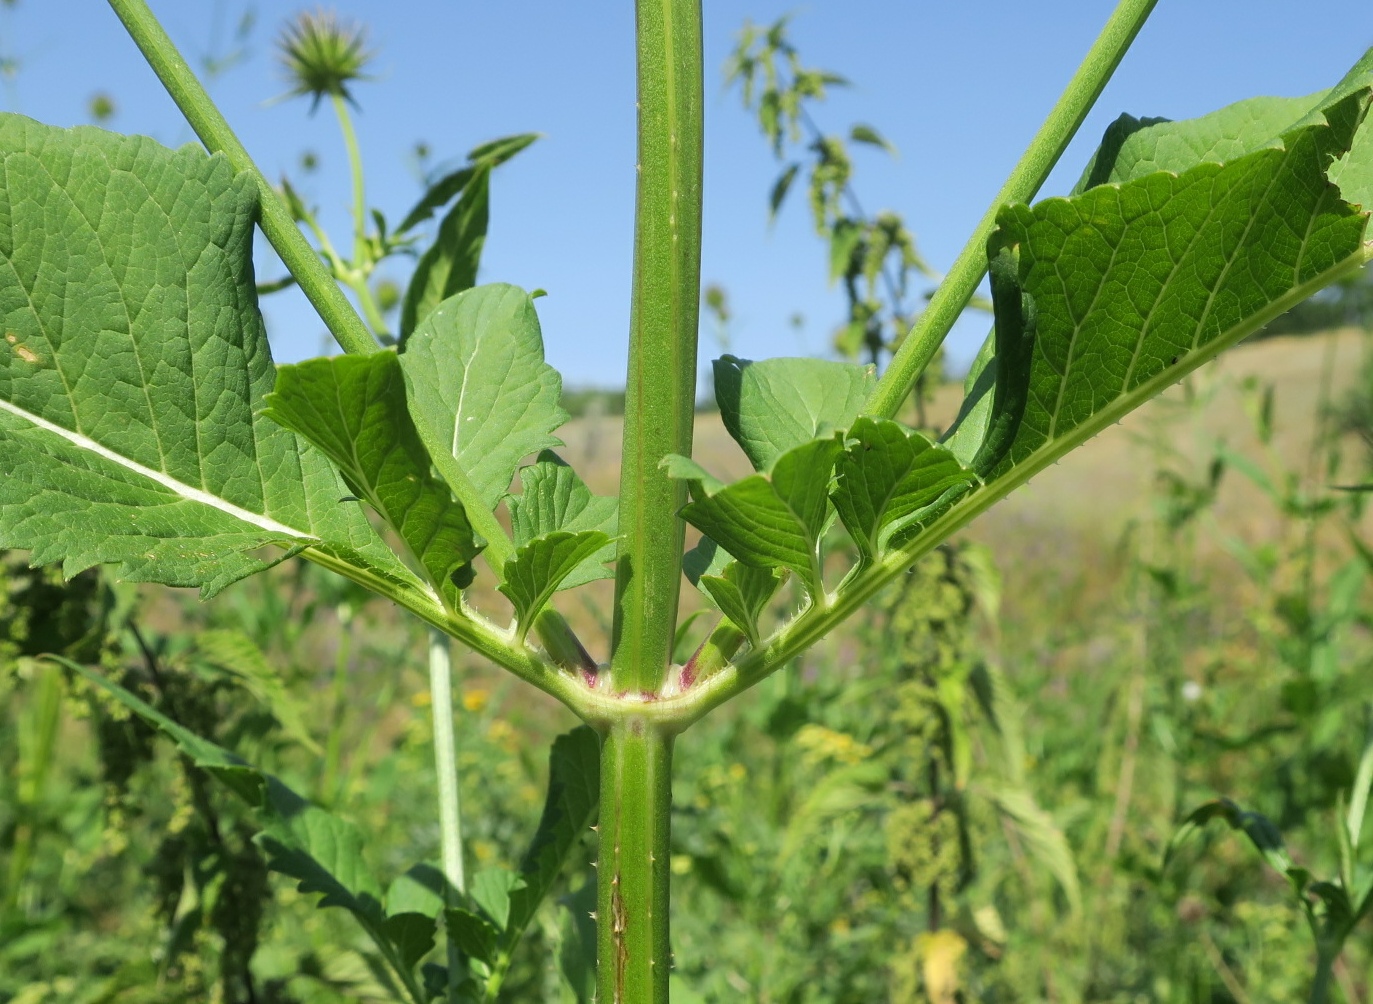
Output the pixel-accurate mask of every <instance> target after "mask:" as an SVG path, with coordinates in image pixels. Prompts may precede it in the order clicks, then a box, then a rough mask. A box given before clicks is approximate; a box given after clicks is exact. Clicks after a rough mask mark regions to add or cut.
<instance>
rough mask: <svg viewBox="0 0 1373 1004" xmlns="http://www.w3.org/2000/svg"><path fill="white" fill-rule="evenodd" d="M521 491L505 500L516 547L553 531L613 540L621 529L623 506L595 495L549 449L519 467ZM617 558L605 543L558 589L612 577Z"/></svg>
mask: <svg viewBox="0 0 1373 1004" xmlns="http://www.w3.org/2000/svg"><path fill="white" fill-rule="evenodd" d="M520 487H521V489H522V491H521V492H520V494H519V495H510V496H507V497H506V500H505V504H506V506H507V508H509V510H510V526H511V529H512V531H513V534H514V537H515V546H516V547H523V546H524V545H525V544H528V543H529V542H530V541H532V540H534V538H536V537H541V536H543V535H544V534H547V533H552V532H553V531H555V530H567V531H570V532H573V533H577V532H580V531H583V530H600V531H601V532H602V533H605V534H606V535H607V536H608V537H612V538H613V537H614V536H615V534H616V532H617V530H618V524H619V502H618V501H617V500H616V499H614V498H608V497H606V496H604V495H593V494H591V489H589V488H587V486H586V484H585V483H584V482H583V481H582V479H581V478H579V477H577V472H576V471H574V470H573V469H572V468H571V467H569V466H568V465H567V464H566V463H565V462H564V461H563V460H562V459H561V458H559V457H558V455H557V454H555V453H552V452H550V451H547V450H545V451H544V452H543V453H541V454H539V460H538V462H537V463H534V464H531V465H530V466H528V467H523V468H521V469H520ZM614 558H615V547H614V544H613V543H611V544H607V545H606V546H605V547H604V548H602V549H601V550H600V551H598V552H596V553H595V554H594V555H592V556H591V557H590V558H588V559H587V560H586V561H583V562H582V563H581V564H580V565H578V566H577V567H576V568H574V569H573V570H572V571H571V572H570V573H568V575H567V577H566V578H564V579H563V580H562V582H561V583H560V584H559V585H558V588H559V589H571V588H573V587H574V586H580V585H584V584H585V583H588V582H591V581H594V580H595V579H604V578H609V577H611V576H612V575H614V573H613V572H611V571H610V570H609V569H608V568H607V567H606V562H609V561H612V560H614Z"/></svg>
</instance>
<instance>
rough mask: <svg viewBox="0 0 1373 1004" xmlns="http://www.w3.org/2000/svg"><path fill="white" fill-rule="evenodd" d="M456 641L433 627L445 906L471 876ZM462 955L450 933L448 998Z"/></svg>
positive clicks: (432, 688)
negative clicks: (457, 718)
mask: <svg viewBox="0 0 1373 1004" xmlns="http://www.w3.org/2000/svg"><path fill="white" fill-rule="evenodd" d="M451 644H452V642H451V641H450V639H449V637H448V636H447V635H446V634H444V633H443V632H442V631H439V630H436V629H434V628H431V629H430V630H429V703H430V705H431V706H432V708H433V713H434V769H435V773H436V774H437V775H438V782H439V854H440V858H441V860H442V865H443V877H444V879H445V880H446V886H445V889H444V905H445V906H448V907H457V906H462V905H463V904H462V894H463V893H465V892H466V891H467V876H466V874H465V873H464V871H463V862H462V803H461V801H460V799H459V794H458V744H457V741H456V739H455V738H454V735H453V660H452V651H451V649H450V645H451ZM461 975H462V957H461V953H460V952H459V950H458V944H457V940H456V939H455V938H453V936H452V934H451V933H450V934H449V936H448V999H449V1001H450V1002H453V1004H456V1002H457V1000H458V987H459V983H460V980H461Z"/></svg>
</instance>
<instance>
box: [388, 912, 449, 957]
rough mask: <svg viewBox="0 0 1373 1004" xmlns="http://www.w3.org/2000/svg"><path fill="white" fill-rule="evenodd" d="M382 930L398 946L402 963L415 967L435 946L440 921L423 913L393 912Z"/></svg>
mask: <svg viewBox="0 0 1373 1004" xmlns="http://www.w3.org/2000/svg"><path fill="white" fill-rule="evenodd" d="M381 929H382V932H383V933H384V934H385V935H386V937H387V939H388V940H389V941H390V942H391V944H393V945H395V946H396V953H397V954H398V955H399V956H400V962H401V965H403V966H404V967H405V968H406V969H414V968H415V963H417V962H419V960H420V959H422V958H424V957H425V956H426V955H428V954H429V951H430V949H432V948H433V947H434V934H435V933H436V932H437V931H438V922H437V921H436V920H435V919H434V918H433V917H429V916H426V915H424V914H422V913H393V914H390V915H389V916H388V917H387V918H386V919H385V920H383V921H382V925H381Z"/></svg>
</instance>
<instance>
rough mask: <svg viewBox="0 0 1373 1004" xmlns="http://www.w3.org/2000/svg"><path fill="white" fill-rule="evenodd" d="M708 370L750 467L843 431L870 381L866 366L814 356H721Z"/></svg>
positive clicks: (763, 467)
mask: <svg viewBox="0 0 1373 1004" xmlns="http://www.w3.org/2000/svg"><path fill="white" fill-rule="evenodd" d="M714 368H715V399H716V401H718V402H719V404H720V417H721V418H722V419H723V420H724V423H725V428H726V429H728V430H729V434H730V435H731V436H733V437H734V441H735V442H736V443H738V444H739V445H740V447H742V448H743V451H744V453H745V454H746V455H747V456H748V458H749V460H750V461H751V462H752V463H753V469H754V470H756V471H766V470H768V469H769V468H770V467H771V465H772V463H773V461H775V460H776V459H777V457H778V456H779V455H780V454H782V453H785V452H786V451H787V450H790V449H792V448H793V447H796V446H800V445H801V444H802V443H808V442H810V441H811V440H813V439H817V438H820V437H822V436H828V435H829V434H830V433H831V432H833V431H834V430H836V429H847V428H848V427H849V425H850V424H852V422H853V420H854V419H855V418H857V417H858V413H859V412H860V411H861V410H862V408H863V402H864V401H866V400H867V397H868V394H869V392H870V391H871V390H872V387H873V383H874V380H875V379H876V376H875V370H874V369H873V367H871V366H857V365H854V364H852V363H834V362H825V361H823V360H820V359H765V360H763V361H761V362H752V361H750V360H748V359H738V358H736V357H734V356H721V357H720V358H719V359H717V360H715V367H714ZM721 543H724V542H723V541H721Z"/></svg>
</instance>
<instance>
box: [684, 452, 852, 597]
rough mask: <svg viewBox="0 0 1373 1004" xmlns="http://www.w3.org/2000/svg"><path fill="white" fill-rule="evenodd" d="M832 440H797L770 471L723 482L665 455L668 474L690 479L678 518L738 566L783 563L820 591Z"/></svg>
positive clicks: (816, 593) (833, 456)
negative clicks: (687, 499) (688, 499)
mask: <svg viewBox="0 0 1373 1004" xmlns="http://www.w3.org/2000/svg"><path fill="white" fill-rule="evenodd" d="M841 450H843V444H842V442H841V441H840V439H839V438H838V437H831V438H829V439H815V440H811V441H810V442H807V443H802V444H801V445H800V446H797V447H795V448H793V449H790V450H788V451H787V452H785V453H783V454H781V455H780V456H778V457H777V458H776V459H775V460H774V461H773V463H772V470H771V472H770V473H769V474H753V475H750V476H749V477H747V478H744V479H743V480H742V481H736V482H735V483H734V484H732V485H722V484H721V483H720V482H719V481H718V480H716V479H715V478H713V477H711V476H710V474H709V473H708V472H707V471H706V470H705V469H704V468H702V467H701V466H700V465H699V464H697V463H696V462H695V461H693V460H689V459H687V458H686V457H680V456H669V457H668V458H667V459H666V460H665V461H664V467H665V468H666V470H667V472H668V474H669V475H670V476H671V477H674V478H677V479H678V480H682V481H688V482H690V483H691V494H692V501H691V502H689V503H688V504H687V505H686V506H684V507H683V508H682V513H681V515H682V519H684V520H686V521H687V522H688V523H690V524H691V525H692V526H694V527H696V529H698V530H700V531H701V532H702V533H704V534H705V535H706V536H708V537H709V538H710V539H711V540H713V541H715V542H716V543H717V544H719V546H720V547H723V548H724V549H725V550H726V551H728V552H729V553H730V554H732V555H733V556H734V557H735V558H737V559H738V560H740V561H742V562H744V563H745V564H749V565H754V566H758V567H765V568H766V567H771V568H789V569H791V570H792V571H793V572H795V573H796V574H797V575H798V576H800V578H801V581H802V583H804V584H805V587H806V591H807V592H808V593H809V594H810V596H811V599H812V600H815V601H817V602H818V601H819V600H820V599H821V598H822V597H823V596H824V584H823V582H822V579H821V562H820V538H821V537H823V536H824V533H825V528H826V526H827V525H828V523H829V515H830V504H829V492H830V486H831V482H832V481H833V475H832V472H833V470H834V462H835V459H836V458H837V457H838V455H839V453H840V451H841Z"/></svg>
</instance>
